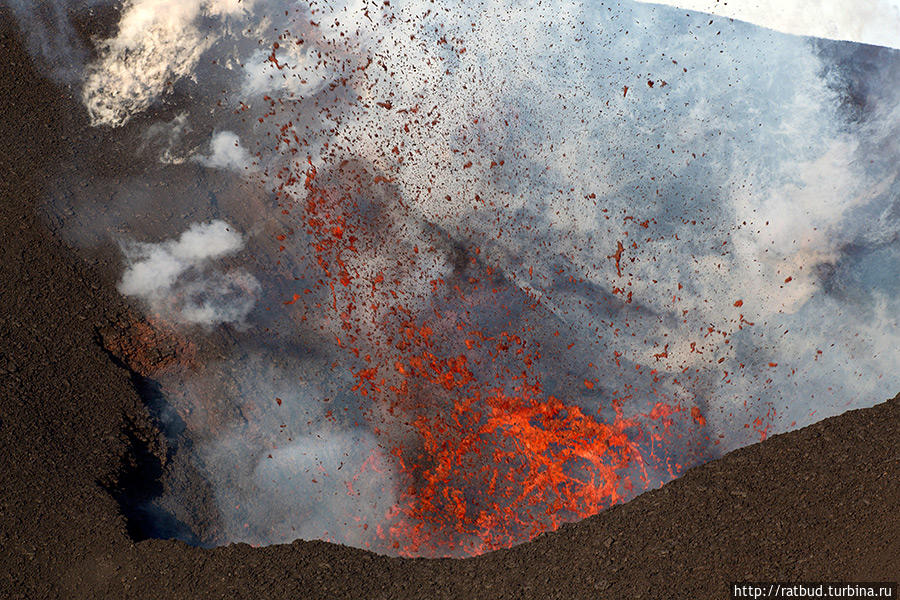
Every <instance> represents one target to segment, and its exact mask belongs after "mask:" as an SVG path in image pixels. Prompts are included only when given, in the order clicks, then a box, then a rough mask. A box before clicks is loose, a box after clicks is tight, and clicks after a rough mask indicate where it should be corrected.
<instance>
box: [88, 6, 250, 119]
mask: <svg viewBox="0 0 900 600" xmlns="http://www.w3.org/2000/svg"><path fill="white" fill-rule="evenodd" d="M252 5H253V1H252V0H246V1H241V0H130V1H127V2H126V3H125V5H124V7H123V9H122V17H121V19H120V20H119V30H118V32H117V34H116V36H115V37H113V38H110V39H108V40H104V41H103V42H102V43H101V44H100V47H99V49H98V50H99V55H100V56H99V58H98V59H97V60H95V61H93V62H91V63H90V64H89V65H87V69H86V73H85V75H84V86H83V88H82V97H83V100H84V104H85V106H86V107H87V109H88V114H89V115H90V117H91V122H92V123H93V124H94V125H111V126H118V125H122V124H124V123H125V122H126V121H128V120H129V119H130V118H131V117H132V116H133V115H134V114H136V113H139V112H142V111H144V110H145V109H147V108H148V107H149V106H150V105H151V104H153V103H154V102H156V101H157V100H158V99H159V98H160V97H162V96H163V95H164V94H165V93H166V92H167V91H169V90H170V89H171V86H172V85H173V84H174V83H175V81H177V80H179V79H181V78H183V77H189V76H191V74H192V72H193V70H194V69H195V67H196V66H197V63H198V62H199V61H200V57H201V56H202V55H203V53H204V52H206V50H208V49H209V48H210V47H211V46H212V45H213V44H214V43H215V42H216V41H217V40H218V39H219V37H220V35H221V33H220V30H219V28H221V27H222V24H221V23H220V24H219V26H218V27H212V28H211V27H209V26H204V24H203V23H201V21H202V20H203V19H216V20H220V21H222V20H225V19H226V18H229V17H237V16H240V15H243V14H245V12H246V11H247V10H248V9H249V8H251V7H252Z"/></svg>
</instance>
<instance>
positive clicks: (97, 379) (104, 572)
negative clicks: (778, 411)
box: [0, 9, 900, 599]
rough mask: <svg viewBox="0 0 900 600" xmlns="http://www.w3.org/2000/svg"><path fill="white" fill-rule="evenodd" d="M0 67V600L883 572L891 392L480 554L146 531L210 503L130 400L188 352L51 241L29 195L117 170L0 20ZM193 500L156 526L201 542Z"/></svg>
mask: <svg viewBox="0 0 900 600" xmlns="http://www.w3.org/2000/svg"><path fill="white" fill-rule="evenodd" d="M0 57H2V58H0V64H2V65H3V69H2V71H0V144H2V148H0V163H2V165H0V195H2V198H0V231H2V236H3V244H2V260H0V270H2V276H0V286H2V287H0V597H4V598H60V597H64V598H126V597H128V598H198V597H199V598H203V597H210V598H220V597H229V598H259V597H264V598H329V599H337V598H638V597H645V598H646V597H667V598H723V597H728V596H727V594H728V583H729V582H732V581H741V580H744V581H747V580H756V581H759V580H767V579H778V580H792V581H810V580H819V579H821V580H829V581H838V580H847V581H848V580H881V581H884V580H891V579H896V577H897V574H898V573H900V543H898V541H897V540H898V539H900V486H898V485H897V481H898V480H900V437H898V436H897V431H898V426H900V396H897V397H895V398H894V399H893V400H889V401H887V402H885V403H883V404H880V405H878V406H875V407H873V408H869V409H864V410H856V411H852V412H848V413H845V414H843V415H841V416H839V417H835V418H831V419H827V420H825V421H823V422H820V423H817V424H815V425H812V426H810V427H807V428H805V429H802V430H799V431H794V432H791V433H788V434H784V435H777V436H774V437H772V438H770V439H768V440H767V441H765V442H763V443H761V444H757V445H754V446H750V447H747V448H743V449H741V450H738V451H735V452H732V453H731V454H728V455H727V456H725V457H724V458H723V459H720V460H717V461H714V462H711V463H708V464H706V465H703V466H701V467H698V468H694V469H691V470H690V471H688V472H687V473H686V474H685V475H684V476H682V477H681V478H679V479H677V480H675V481H673V482H671V483H669V484H667V485H665V486H664V487H662V488H661V489H658V490H655V491H651V492H648V493H645V494H643V495H642V496H640V497H638V498H637V499H635V500H633V501H632V502H629V503H627V504H624V505H619V506H616V507H614V508H612V509H610V510H607V511H605V512H603V513H601V514H598V515H596V516H594V517H591V518H588V519H586V520H584V521H581V522H579V523H576V524H570V525H565V526H563V527H562V528H561V529H559V530H558V531H556V532H553V533H549V534H544V535H541V536H540V537H538V538H537V539H535V540H533V541H532V542H529V543H527V544H523V545H520V546H517V547H514V548H511V549H509V550H502V551H498V552H493V553H489V554H486V555H483V556H479V557H476V558H470V559H463V560H450V559H439V560H424V559H415V560H409V559H399V558H386V557H382V556H377V555H374V554H371V553H368V552H365V551H363V550H357V549H353V548H347V547H343V546H338V545H333V544H328V543H324V542H306V541H297V542H294V543H292V544H289V545H282V546H269V547H265V548H253V547H250V546H248V545H244V544H238V545H231V546H226V547H220V548H215V549H206V548H201V547H195V546H190V545H188V544H185V543H183V542H175V541H166V540H161V539H148V538H149V536H148V533H147V527H146V522H147V520H148V515H147V514H146V512H142V510H141V503H142V500H143V499H144V498H146V497H149V496H152V495H153V494H155V493H158V491H159V490H160V489H162V487H164V486H165V485H168V484H169V483H170V482H171V481H172V480H177V484H178V485H179V486H181V487H182V489H184V488H185V486H195V487H196V494H197V495H198V497H200V498H205V497H208V496H209V491H208V490H207V489H205V487H204V484H203V482H202V480H200V478H199V477H196V475H195V474H193V473H192V472H191V471H190V467H189V466H188V465H187V462H186V461H185V460H183V459H181V458H179V457H180V456H181V449H179V448H176V447H173V444H172V441H171V440H170V439H167V438H166V436H165V435H164V434H163V433H162V432H161V431H160V430H159V429H158V427H157V426H156V420H155V416H154V411H155V410H157V408H158V407H154V406H152V404H148V402H147V401H146V400H147V397H148V394H147V390H146V389H142V386H145V385H146V382H147V378H148V377H152V376H153V375H154V374H155V373H158V372H159V371H161V370H164V369H167V368H172V366H173V365H181V366H184V365H190V363H191V361H192V360H194V358H195V357H194V353H195V350H194V349H193V347H192V345H191V343H190V340H186V339H182V338H180V337H179V336H178V334H176V333H174V332H171V331H167V330H166V329H165V328H164V327H161V326H159V325H157V324H154V323H151V322H149V321H146V320H142V318H141V317H139V316H137V315H136V314H135V313H134V311H133V310H132V309H131V308H129V307H128V306H127V305H126V304H125V303H124V301H123V300H122V299H121V297H120V296H119V294H118V292H117V291H116V287H115V286H116V278H117V276H118V274H119V272H120V264H119V260H120V259H119V256H118V254H117V253H116V251H115V249H114V248H103V247H96V248H94V249H93V250H90V251H84V252H81V253H78V254H76V253H75V252H73V251H72V250H71V249H70V248H69V246H68V245H67V244H66V243H65V242H64V241H62V240H61V239H60V237H61V236H60V234H59V231H58V228H59V224H58V223H57V222H56V221H54V218H53V217H52V216H51V215H47V214H46V212H45V211H44V209H43V206H44V204H43V198H44V197H45V195H46V194H47V193H49V192H50V190H48V189H47V186H48V182H49V181H50V180H51V177H50V174H52V173H53V170H54V169H56V168H58V166H57V165H58V164H59V163H62V162H64V161H62V160H61V158H62V157H65V158H66V161H65V162H69V163H71V162H73V161H72V158H73V157H78V158H79V160H81V161H83V162H84V163H85V164H91V165H92V169H91V170H92V172H94V173H102V174H103V175H104V176H106V177H109V178H110V179H114V178H115V175H116V173H117V172H118V171H120V170H121V171H125V170H127V169H128V168H129V166H128V165H125V164H118V163H117V162H116V160H117V158H116V157H115V156H112V157H111V156H107V155H99V153H92V150H91V148H95V147H97V146H98V144H96V143H95V142H96V136H98V135H103V134H102V133H98V132H97V131H95V130H92V129H90V128H88V126H87V122H86V118H85V116H84V115H83V111H82V110H81V109H80V105H79V103H78V99H77V98H76V97H74V96H73V94H72V93H71V92H69V91H67V90H65V89H62V88H59V87H57V86H55V85H53V84H51V83H50V82H48V81H46V80H44V79H42V78H41V77H40V76H39V75H38V74H37V73H36V71H35V70H34V68H33V66H32V65H31V61H30V59H29V57H28V54H27V52H26V51H25V49H24V48H23V45H22V41H21V39H20V38H19V37H18V33H17V31H16V30H15V26H14V21H13V19H12V18H11V17H10V15H9V14H8V13H7V12H6V11H5V9H0ZM95 154H97V155H95ZM226 343H227V339H225V338H224V337H223V341H222V344H226ZM896 392H897V390H888V389H885V390H884V397H885V398H888V397H890V396H892V395H893V394H895V393H896ZM203 504H204V503H203V502H202V501H201V503H200V505H203ZM207 505H208V506H209V508H208V511H205V512H204V511H202V510H201V511H199V512H198V513H197V514H182V515H176V516H175V517H173V519H172V522H171V523H170V524H169V526H170V527H171V531H170V533H172V534H173V535H174V534H175V533H177V532H179V531H182V529H181V528H184V527H187V528H188V529H190V530H191V531H202V530H203V527H204V524H207V525H208V524H209V523H211V522H212V521H213V520H214V519H215V518H216V517H215V509H214V508H213V506H212V501H211V500H208V501H207ZM156 528H157V533H159V529H160V525H159V524H158V523H157V524H156Z"/></svg>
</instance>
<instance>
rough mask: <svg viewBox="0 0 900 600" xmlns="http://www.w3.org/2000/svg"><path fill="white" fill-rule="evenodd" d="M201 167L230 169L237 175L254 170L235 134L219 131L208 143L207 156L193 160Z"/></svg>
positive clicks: (249, 158)
mask: <svg viewBox="0 0 900 600" xmlns="http://www.w3.org/2000/svg"><path fill="white" fill-rule="evenodd" d="M194 160H196V161H197V162H198V163H200V164H201V165H204V166H207V167H210V168H212V169H230V170H232V171H237V172H238V173H242V172H246V171H253V170H256V167H255V166H254V164H253V157H252V156H250V153H249V152H248V151H247V149H246V148H244V147H243V146H241V140H240V138H239V137H238V136H237V134H236V133H234V132H231V131H220V132H218V133H216V134H215V135H213V137H212V139H211V140H210V142H209V155H206V156H204V155H202V154H201V155H198V156H196V157H195V158H194Z"/></svg>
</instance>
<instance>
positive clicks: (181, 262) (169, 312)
mask: <svg viewBox="0 0 900 600" xmlns="http://www.w3.org/2000/svg"><path fill="white" fill-rule="evenodd" d="M243 245H244V241H243V238H242V237H241V235H240V234H238V233H237V232H235V231H233V230H232V229H231V227H230V226H229V225H228V224H227V223H225V222H224V221H219V220H217V221H212V222H210V223H202V224H196V225H193V226H192V227H191V228H189V229H188V230H187V231H185V232H184V233H182V234H181V236H180V237H179V238H178V239H177V240H167V241H164V242H160V243H158V244H149V243H139V242H129V243H126V244H123V247H122V249H123V251H124V253H125V257H126V260H127V262H128V268H127V269H126V270H125V273H124V274H123V275H122V281H121V282H120V283H119V291H120V292H121V293H122V294H124V295H126V296H135V297H137V298H139V299H141V300H143V301H144V302H146V303H147V305H148V307H149V308H150V310H151V311H152V312H154V313H156V314H159V315H162V316H164V317H167V318H170V319H172V320H174V321H175V322H179V323H191V324H203V325H212V324H215V323H228V322H231V323H241V322H243V320H244V319H245V318H246V316H247V315H248V314H249V313H250V311H251V310H252V308H253V305H254V304H255V302H256V296H257V295H258V293H259V283H258V282H257V281H256V278H255V277H253V276H252V275H250V274H249V273H247V272H245V271H243V270H240V269H234V270H230V271H227V272H220V271H218V270H215V269H210V263H211V262H212V261H213V260H214V259H217V258H220V257H223V256H226V255H228V254H233V253H235V252H237V251H238V250H240V249H241V248H242V247H243Z"/></svg>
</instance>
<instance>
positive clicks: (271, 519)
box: [15, 0, 900, 556]
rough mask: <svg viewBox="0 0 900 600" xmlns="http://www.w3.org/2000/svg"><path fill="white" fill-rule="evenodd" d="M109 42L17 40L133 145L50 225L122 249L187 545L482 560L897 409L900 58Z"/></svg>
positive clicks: (526, 26) (614, 19)
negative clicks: (775, 438) (760, 450)
mask: <svg viewBox="0 0 900 600" xmlns="http://www.w3.org/2000/svg"><path fill="white" fill-rule="evenodd" d="M54 6H55V5H54ZM104 6H105V5H104V3H102V2H88V3H85V4H83V5H78V6H75V7H70V8H69V9H64V8H62V7H61V6H60V7H57V9H56V10H49V9H46V8H45V9H43V11H38V10H36V8H35V7H34V6H29V5H27V3H17V4H16V6H15V7H16V10H17V15H18V16H19V17H20V21H21V24H22V26H23V28H24V29H25V30H26V32H28V33H29V34H30V39H31V40H32V45H33V47H34V49H35V52H36V55H38V56H44V57H45V58H50V59H53V60H52V61H48V62H47V65H48V73H49V74H51V75H53V76H55V77H57V78H58V79H59V80H60V81H61V82H62V83H63V84H65V85H69V86H70V87H71V89H73V90H76V91H77V93H78V95H79V97H80V98H81V100H82V102H83V104H84V106H85V109H86V115H87V118H88V119H89V120H90V126H91V127H93V128H96V129H97V131H101V132H103V133H104V136H105V137H104V139H106V140H109V141H107V142H104V143H108V144H110V147H111V148H112V147H113V144H114V143H116V144H121V143H122V142H121V140H128V142H129V144H130V145H128V144H126V146H125V147H126V148H127V150H126V152H128V153H130V154H127V156H133V158H134V164H135V166H133V168H130V170H129V171H128V174H127V177H125V179H124V180H122V179H121V178H117V179H116V181H115V185H113V184H112V183H111V182H110V181H109V180H108V179H107V180H106V181H101V182H100V183H94V184H92V186H93V187H92V186H86V187H85V191H84V192H83V194H82V195H81V196H77V195H71V194H70V195H63V194H60V195H59V196H58V197H53V198H50V199H49V203H50V206H51V209H53V210H56V211H57V212H58V213H59V214H74V215H77V216H78V218H76V219H70V220H68V221H66V223H67V225H66V227H65V228H64V235H66V236H68V239H70V240H71V241H72V242H73V244H76V245H88V246H89V245H102V244H108V243H109V241H110V240H112V241H113V242H114V243H115V244H116V245H117V246H118V247H119V248H120V249H121V255H122V257H123V262H124V271H123V273H122V276H121V280H120V286H119V289H120V291H121V292H122V293H123V294H124V295H126V296H128V297H129V298H131V299H132V300H133V301H134V302H135V306H137V307H139V308H141V309H142V310H143V311H144V317H143V321H142V322H141V323H140V324H134V323H131V324H129V325H128V327H127V328H126V329H125V330H124V331H125V333H124V334H123V333H120V334H108V335H106V334H105V337H104V340H107V342H106V343H107V347H109V348H110V349H111V350H112V351H113V352H115V353H118V354H123V355H127V356H136V357H138V358H137V359H135V360H134V361H132V362H133V363H134V364H138V365H139V366H138V367H133V368H137V370H138V371H139V372H140V374H141V375H142V376H143V377H145V378H146V381H148V382H150V383H151V384H152V386H150V388H152V390H154V394H153V398H152V399H150V400H151V407H157V409H158V410H157V409H155V410H156V412H157V416H158V417H159V419H160V422H161V425H162V426H163V427H164V429H166V431H167V433H168V435H169V441H170V444H171V445H172V447H173V448H175V449H176V450H174V451H173V456H174V458H173V462H172V467H171V468H172V469H174V470H176V471H177V470H178V469H182V471H180V472H182V473H192V474H194V475H193V476H196V477H198V478H202V480H203V481H204V482H205V486H206V488H205V489H207V490H208V494H207V495H200V496H197V495H196V494H193V493H189V492H188V491H187V488H185V487H184V486H181V485H179V484H178V481H179V479H178V477H177V476H174V475H173V476H172V478H170V479H169V480H167V481H168V483H167V488H166V491H165V493H164V494H163V495H162V496H160V497H158V498H155V499H151V500H150V501H149V504H148V506H147V507H146V508H147V510H154V511H162V512H164V513H167V514H168V515H169V517H171V516H174V517H175V518H176V519H178V520H180V521H181V522H182V523H183V524H184V525H185V527H186V530H188V531H189V532H190V535H189V536H188V535H186V536H185V537H186V538H188V539H191V540H194V541H197V542H199V543H203V544H220V543H227V542H232V541H247V542H251V543H254V544H270V543H276V542H287V541H290V540H293V539H297V538H304V539H311V538H319V539H327V540H332V541H336V542H341V543H346V544H351V545H355V546H360V547H365V548H370V549H373V550H376V551H379V552H383V553H388V554H400V555H425V556H462V555H467V554H474V553H480V552H484V551H487V550H491V549H495V548H500V547H506V546H509V545H512V544H515V543H517V542H521V541H525V540H528V539H530V538H532V537H534V536H535V535H537V534H539V533H540V532H543V531H547V530H550V529H553V528H556V527H558V526H559V525H560V524H561V523H564V522H567V521H572V520H576V519H579V518H583V517H586V516H588V515H591V514H595V513H597V512H598V511H600V510H602V509H604V508H606V507H608V506H610V505H611V504H614V503H617V502H621V501H624V500H627V499H628V498H630V497H632V496H634V495H635V494H637V493H640V492H641V491H643V490H645V489H648V488H651V487H656V486H658V485H660V484H662V483H664V482H665V481H667V480H669V479H671V478H673V477H677V476H678V475H679V474H680V473H681V472H682V471H683V470H684V469H685V468H687V467H690V466H692V465H695V464H697V463H699V462H702V461H705V460H709V459H711V458H714V457H716V456H719V455H720V454H721V453H722V452H724V451H726V450H729V449H732V448H735V447H739V446H741V445H745V444H748V443H752V442H754V441H758V440H760V439H765V438H766V436H768V435H770V434H772V433H776V432H781V431H785V430H788V429H791V428H794V427H798V426H802V425H806V424H808V423H811V422H813V421H815V420H818V419H819V418H823V417H825V416H829V415H831V414H835V413H837V412H840V411H842V410H845V409H846V408H848V407H858V406H863V405H866V404H872V403H874V402H876V401H879V400H880V399H881V398H882V396H884V393H885V392H884V390H885V389H887V390H889V391H890V390H896V389H897V385H898V377H900V375H898V373H900V369H898V368H897V367H898V366H900V364H898V357H897V353H896V348H897V347H900V333H898V328H897V321H896V319H897V317H896V315H897V314H900V305H898V297H900V294H898V292H900V283H898V278H897V277H896V273H897V268H898V266H900V242H898V239H900V238H898V218H897V215H898V212H897V211H898V208H897V207H898V197H900V179H898V176H897V175H898V172H897V164H900V162H898V158H900V152H898V147H897V139H900V137H898V135H897V134H898V133H900V131H898V130H900V112H898V109H897V107H898V106H900V103H898V102H897V100H898V98H897V90H898V89H900V88H898V86H897V85H896V84H897V83H898V79H900V56H898V53H897V51H894V50H890V49H886V48H875V47H866V46H859V45H856V44H852V43H849V42H826V41H823V40H816V39H811V38H802V37H796V36H790V35H786V34H781V33H776V32H774V31H771V30H767V29H763V28H761V27H757V26H753V25H749V24H746V23H741V22H734V21H731V20H729V19H725V18H719V17H712V16H710V15H706V14H701V13H696V14H694V13H686V12H685V11H683V10H678V9H670V8H666V7H660V6H652V5H646V4H630V3H616V4H615V5H610V6H606V5H605V4H602V3H599V4H598V3H581V2H570V1H566V0H554V1H552V2H544V3H542V4H540V5H529V6H519V5H518V4H516V3H512V2H507V1H505V0H496V1H485V2H478V3H466V4H465V5H463V4H462V3H458V2H447V1H443V0H439V1H434V2H433V1H428V2H425V1H421V0H397V1H394V0H392V1H391V2H378V3H370V2H362V1H356V2H328V3H325V4H320V3H317V2H287V1H284V0H255V1H244V2H232V1H228V0H203V1H201V0H193V1H191V2H179V3H177V7H176V6H175V4H173V3H170V2H164V1H162V0H133V1H130V2H126V3H125V4H123V5H121V6H119V7H118V10H117V11H116V12H115V13H114V14H115V19H117V20H118V25H117V27H116V28H115V29H114V30H110V32H108V34H107V35H106V37H102V38H96V37H95V38H92V39H91V40H85V39H82V38H81V37H79V36H78V35H77V32H76V31H75V30H74V29H72V27H73V25H72V23H76V22H84V21H85V19H87V17H86V16H85V15H86V14H92V13H91V12H90V11H94V10H100V9H101V8H103V7H104ZM110 14H112V13H110ZM50 39H52V40H53V43H52V44H48V43H47V40H50ZM61 57H62V58H61ZM116 140H120V141H116ZM115 147H116V148H119V147H120V146H115ZM99 179H101V180H102V178H99ZM162 181H165V182H166V185H165V186H161V185H159V184H158V183H159V182H162ZM169 183H171V185H169ZM154 186H155V187H154ZM59 187H60V189H67V188H66V187H65V186H62V185H61V186H59ZM108 190H113V191H108ZM147 190H155V191H152V192H150V191H147ZM110 197H111V198H112V199H113V201H111V202H110V201H107V200H103V202H101V201H100V199H101V198H104V199H105V198H110ZM54 207H55V208H54ZM148 215H149V216H148ZM129 332H131V333H129ZM123 335H124V336H125V337H124V338H123ZM129 336H131V337H130V338H129ZM123 339H126V340H127V339H131V340H132V342H131V344H132V345H137V346H141V345H150V346H152V345H154V344H159V343H161V342H160V340H164V341H165V343H164V345H165V347H166V348H169V347H171V348H176V349H184V348H190V352H187V351H183V350H178V351H175V350H173V351H172V352H168V353H166V352H163V353H162V356H164V359H161V360H157V361H155V362H154V361H152V360H151V361H149V362H148V361H147V360H145V359H144V358H142V357H144V354H142V353H140V352H134V351H132V350H129V349H128V348H129V343H128V342H127V341H123ZM127 356H126V358H127ZM186 357H189V358H186ZM138 359H140V360H138ZM159 407H162V408H159ZM179 465H180V466H179ZM210 505H212V506H214V507H215V511H214V512H215V514H214V515H213V516H211V517H208V516H202V515H205V514H206V513H205V512H204V510H205V508H204V507H208V506H210Z"/></svg>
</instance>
